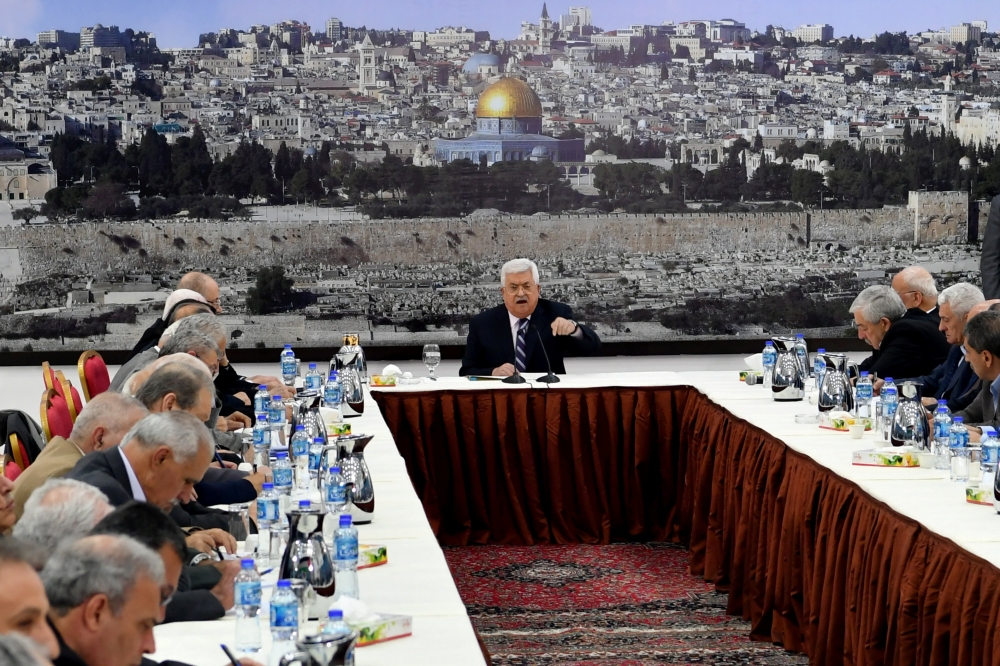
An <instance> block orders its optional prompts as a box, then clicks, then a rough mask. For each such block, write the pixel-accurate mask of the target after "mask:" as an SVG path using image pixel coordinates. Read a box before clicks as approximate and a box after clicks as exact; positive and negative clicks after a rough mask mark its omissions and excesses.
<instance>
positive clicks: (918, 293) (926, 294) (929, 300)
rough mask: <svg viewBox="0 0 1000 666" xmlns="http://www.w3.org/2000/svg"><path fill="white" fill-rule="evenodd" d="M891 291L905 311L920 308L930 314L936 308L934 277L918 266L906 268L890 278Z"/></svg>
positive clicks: (936, 293)
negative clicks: (898, 298)
mask: <svg viewBox="0 0 1000 666" xmlns="http://www.w3.org/2000/svg"><path fill="white" fill-rule="evenodd" d="M892 289H893V291H895V292H896V293H897V294H899V297H900V299H902V301H903V305H905V306H906V309H907V310H909V309H911V308H920V309H921V310H923V311H924V312H930V311H931V310H933V309H934V308H935V307H937V295H938V292H937V285H936V284H934V276H933V275H931V274H930V273H928V272H927V270H926V269H924V268H921V267H920V266H908V267H907V268H904V269H903V270H901V271H899V272H898V273H896V275H894V276H893V278H892Z"/></svg>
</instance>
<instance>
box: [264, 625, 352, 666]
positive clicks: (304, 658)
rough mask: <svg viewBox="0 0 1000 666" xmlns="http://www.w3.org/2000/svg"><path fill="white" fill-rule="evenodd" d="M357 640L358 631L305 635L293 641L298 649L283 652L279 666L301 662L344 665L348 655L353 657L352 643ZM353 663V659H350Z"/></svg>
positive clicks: (307, 665)
mask: <svg viewBox="0 0 1000 666" xmlns="http://www.w3.org/2000/svg"><path fill="white" fill-rule="evenodd" d="M357 642H358V632H356V631H352V632H350V633H341V634H319V635H317V636H306V637H304V638H300V639H299V640H297V641H295V647H297V648H298V650H296V651H294V652H289V653H287V654H285V655H284V656H283V657H282V658H281V661H280V662H279V664H280V666H290V665H291V664H302V666H345V665H346V664H347V663H348V656H351V657H353V653H354V644H355V643H357ZM351 663H353V659H352V661H351Z"/></svg>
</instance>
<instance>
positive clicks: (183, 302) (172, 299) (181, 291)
mask: <svg viewBox="0 0 1000 666" xmlns="http://www.w3.org/2000/svg"><path fill="white" fill-rule="evenodd" d="M199 312H214V309H213V307H212V305H211V304H210V303H209V302H208V300H207V299H206V298H205V297H204V296H202V295H201V294H199V293H198V292H197V291H194V290H193V289H187V288H182V287H178V288H177V289H176V290H174V291H173V292H171V294H170V296H168V297H167V302H166V303H164V304H163V316H162V317H160V318H159V319H157V320H156V321H154V322H153V323H152V325H150V327H149V328H147V329H146V330H145V331H143V333H142V337H141V338H139V342H137V343H136V345H135V347H133V348H132V354H131V355H130V356H129V357H128V359H126V361H128V360H131V358H132V357H133V356H136V355H138V354H140V353H142V352H144V351H146V350H147V349H151V348H152V347H154V346H155V345H156V344H157V342H158V341H159V339H160V336H162V335H163V332H164V331H165V330H166V329H167V327H168V326H170V325H171V324H173V323H174V322H176V321H178V320H180V319H183V318H184V317H190V316H191V315H193V314H198V313H199Z"/></svg>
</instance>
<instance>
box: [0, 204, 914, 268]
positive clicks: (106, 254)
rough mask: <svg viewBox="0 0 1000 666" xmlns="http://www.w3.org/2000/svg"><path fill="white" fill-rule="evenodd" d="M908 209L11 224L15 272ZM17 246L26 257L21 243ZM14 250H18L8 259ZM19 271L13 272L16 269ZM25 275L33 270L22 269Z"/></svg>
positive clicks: (325, 260)
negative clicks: (363, 219) (366, 219)
mask: <svg viewBox="0 0 1000 666" xmlns="http://www.w3.org/2000/svg"><path fill="white" fill-rule="evenodd" d="M913 219H914V218H913V214H912V212H911V211H908V210H907V209H905V208H883V209H876V210H826V211H812V212H809V213H806V212H799V213H705V214H697V213H695V214H675V215H631V214H610V215H590V216H581V215H554V216H532V217H506V216H503V217H497V216H494V217H489V216H482V217H480V216H475V215H473V216H469V217H466V218H448V219H432V218H421V219H413V220H371V221H362V222H357V221H352V222H347V221H345V222H318V221H311V222H301V221H294V220H293V221H284V222H267V223H260V222H247V221H228V222H208V221H198V222H190V221H162V220H157V221H149V222H121V223H119V222H100V223H85V224H73V225H65V224H63V225H60V224H45V225H37V226H23V227H8V228H3V229H0V251H2V250H4V249H8V252H7V255H11V256H9V257H8V260H7V261H5V262H0V271H3V277H7V278H13V277H23V278H32V277H40V276H44V275H49V274H53V273H68V274H89V273H93V272H95V271H97V270H108V269H110V270H115V271H130V272H143V271H148V270H154V269H156V268H158V267H175V268H183V267H186V266H199V267H209V268H212V267H218V268H220V269H223V268H235V267H239V266H248V267H255V266H261V265H273V264H280V265H289V266H290V265H296V264H320V263H322V264H356V263H359V262H367V261H375V262H384V263H396V264H410V265H419V264H427V263H437V262H442V263H455V262H460V261H466V260H473V261H476V260H498V259H503V258H507V257H516V256H535V257H540V256H544V257H557V256H564V255H566V256H572V255H581V256H582V255H603V254H608V253H618V252H647V253H670V252H677V253H690V254H701V255H705V254H712V253H715V252H719V251H723V250H724V251H739V250H742V251H751V250H763V251H781V250H783V249H786V248H789V247H795V246H804V245H805V244H806V243H809V242H810V241H812V242H837V243H840V244H842V245H845V246H853V245H858V244H894V243H907V242H912V241H913V230H914V222H913ZM15 249H16V251H17V261H14V257H13V255H12V253H11V252H10V250H15ZM5 256H6V255H5ZM8 271H9V272H10V273H11V274H10V275H8ZM17 271H20V273H21V276H15V275H14V273H16V272H17Z"/></svg>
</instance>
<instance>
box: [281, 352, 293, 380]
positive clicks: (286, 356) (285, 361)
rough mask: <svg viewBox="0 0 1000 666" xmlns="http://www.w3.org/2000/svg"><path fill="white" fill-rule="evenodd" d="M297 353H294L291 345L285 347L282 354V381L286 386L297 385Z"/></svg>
mask: <svg viewBox="0 0 1000 666" xmlns="http://www.w3.org/2000/svg"><path fill="white" fill-rule="evenodd" d="M295 375H296V367H295V352H293V351H292V346H291V345H287V344H286V345H285V349H284V350H283V351H282V352H281V381H283V382H284V383H285V386H294V385H295Z"/></svg>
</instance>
